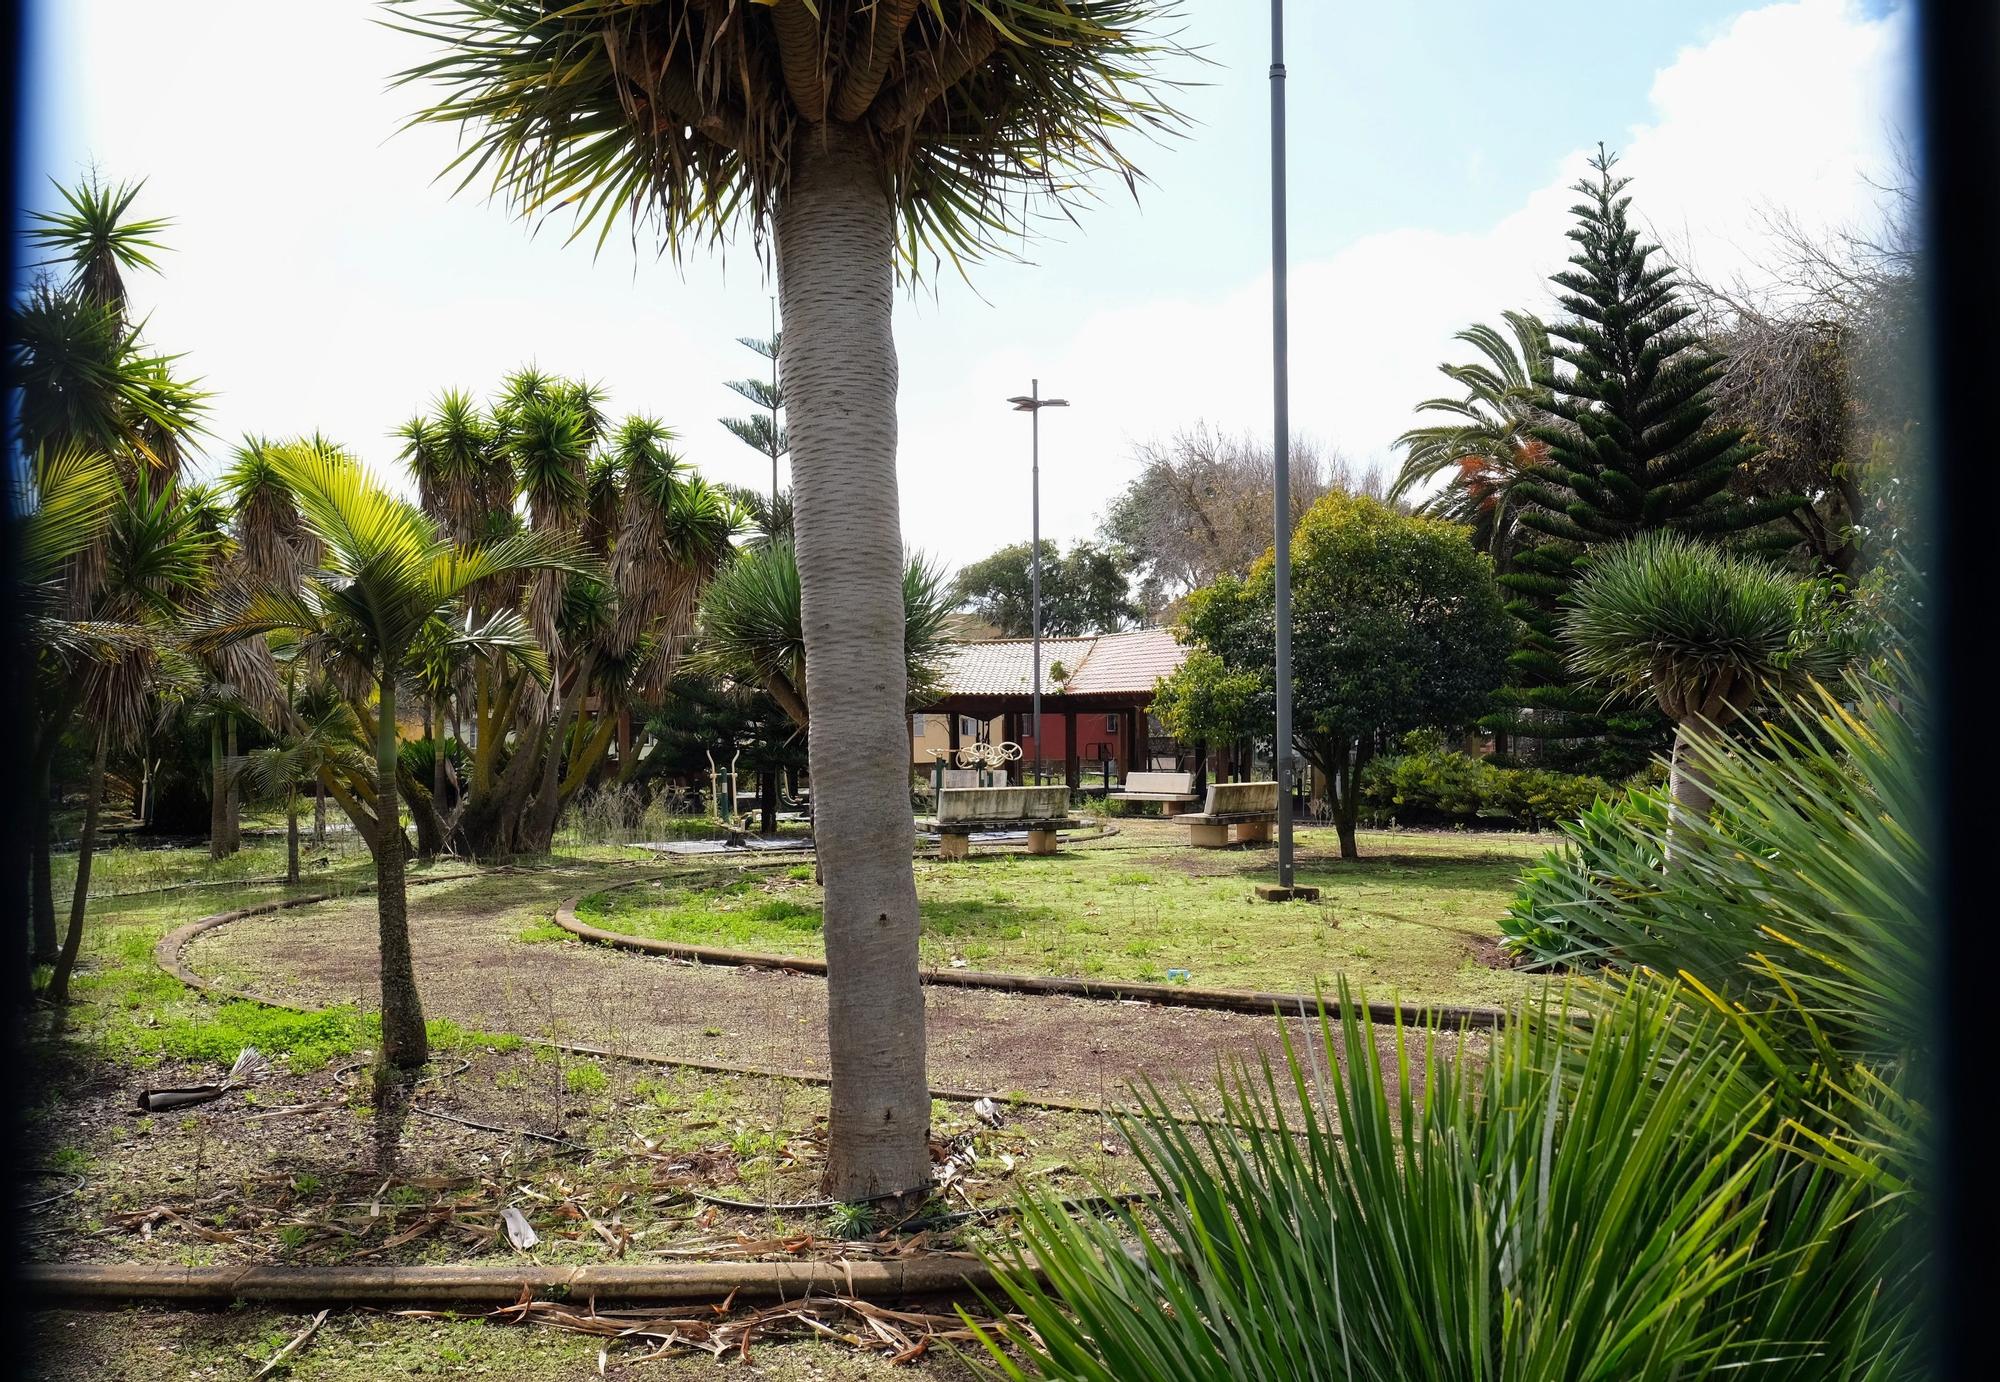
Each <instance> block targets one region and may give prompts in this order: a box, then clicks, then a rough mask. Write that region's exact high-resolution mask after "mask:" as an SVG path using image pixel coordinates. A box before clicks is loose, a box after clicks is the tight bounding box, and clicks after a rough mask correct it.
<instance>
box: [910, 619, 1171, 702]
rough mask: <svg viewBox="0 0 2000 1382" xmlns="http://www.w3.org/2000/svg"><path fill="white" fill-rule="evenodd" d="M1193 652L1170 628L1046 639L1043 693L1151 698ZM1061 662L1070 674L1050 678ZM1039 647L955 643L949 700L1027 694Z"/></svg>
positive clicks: (947, 678)
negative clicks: (1062, 678)
mask: <svg viewBox="0 0 2000 1382" xmlns="http://www.w3.org/2000/svg"><path fill="white" fill-rule="evenodd" d="M1186 656H1187V650H1186V649H1185V648H1183V647H1181V646H1180V644H1178V643H1176V642H1175V641H1174V636H1173V634H1172V633H1171V632H1170V631H1169V630H1167V629H1137V630H1135V631H1133V632H1131V633H1106V634H1098V635H1097V636H1095V637H1093V638H1044V639H1043V640H1042V694H1043V695H1044V696H1054V695H1058V694H1062V693H1068V694H1069V695H1073V696H1107V695H1112V696H1115V695H1141V696H1143V695H1149V694H1150V693H1151V692H1152V689H1153V684H1154V683H1155V682H1157V681H1158V680H1159V679H1160V678H1161V677H1164V676H1167V675H1169V674H1171V673H1172V672H1173V670H1174V669H1175V668H1176V667H1179V666H1180V665H1181V659H1182V658H1184V657H1186ZM1058 663H1060V664H1061V665H1062V667H1063V668H1064V670H1066V671H1067V672H1068V673H1069V676H1068V679H1067V680H1066V681H1062V682H1057V681H1056V680H1055V679H1053V678H1052V677H1051V676H1050V675H1049V671H1050V669H1051V668H1053V667H1054V666H1056V665H1057V664H1058ZM1033 667H1034V644H1033V642H1032V641H1031V640H1029V639H1026V638H994V639H988V640H984V641H981V642H977V643H956V644H953V645H952V649H951V653H950V657H949V659H948V661H947V662H946V664H945V671H944V677H943V682H944V688H945V694H946V695H947V696H1009V695H1013V696H1025V695H1028V694H1029V692H1030V690H1031V687H1032V680H1033V676H1034V672H1033Z"/></svg>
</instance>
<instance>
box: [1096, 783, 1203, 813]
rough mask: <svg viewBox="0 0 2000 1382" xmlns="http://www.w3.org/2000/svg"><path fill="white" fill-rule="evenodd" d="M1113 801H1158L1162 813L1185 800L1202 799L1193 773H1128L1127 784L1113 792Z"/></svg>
mask: <svg viewBox="0 0 2000 1382" xmlns="http://www.w3.org/2000/svg"><path fill="white" fill-rule="evenodd" d="M1111 800H1113V801H1157V802H1159V803H1160V811H1161V814H1163V815H1164V814H1167V811H1168V808H1169V807H1172V806H1178V805H1180V804H1182V803H1185V802H1190V801H1200V800H1201V798H1200V797H1199V796H1197V795H1196V794H1195V790H1194V774H1193V773H1127V774H1125V784H1124V786H1122V787H1121V788H1119V789H1118V790H1117V791H1115V792H1113V793H1112V794H1111Z"/></svg>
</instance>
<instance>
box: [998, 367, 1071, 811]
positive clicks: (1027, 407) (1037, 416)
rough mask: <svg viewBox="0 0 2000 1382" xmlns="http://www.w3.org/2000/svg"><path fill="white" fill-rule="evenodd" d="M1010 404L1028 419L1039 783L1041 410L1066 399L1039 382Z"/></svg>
mask: <svg viewBox="0 0 2000 1382" xmlns="http://www.w3.org/2000/svg"><path fill="white" fill-rule="evenodd" d="M1007 401H1008V402H1009V403H1011V404H1013V405H1014V411H1015V412H1017V413H1026V414H1027V415H1028V417H1029V419H1030V426H1029V434H1030V436H1031V438H1032V440H1031V441H1030V443H1029V445H1030V448H1031V449H1030V452H1029V455H1030V457H1031V462H1030V464H1031V470H1030V476H1031V478H1030V481H1029V494H1030V500H1029V507H1030V517H1029V542H1028V569H1029V572H1030V575H1029V577H1028V583H1029V592H1028V601H1029V606H1030V608H1029V610H1028V629H1029V632H1030V634H1031V635H1032V636H1033V643H1034V660H1035V669H1034V678H1035V680H1034V692H1033V695H1034V700H1033V703H1032V709H1031V710H1030V712H1029V717H1028V722H1029V724H1030V726H1031V727H1032V728H1031V729H1030V730H1029V733H1031V734H1033V735H1034V736H1035V783H1036V785H1037V786H1039V785H1041V781H1042V409H1044V408H1067V407H1069V400H1068V399H1067V398H1043V397H1042V381H1041V380H1039V379H1036V380H1032V381H1030V383H1029V386H1028V392H1026V393H1025V394H1015V395H1014V396H1013V397H1012V398H1010V399H1008V400H1007Z"/></svg>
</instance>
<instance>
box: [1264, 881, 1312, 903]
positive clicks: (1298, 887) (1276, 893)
mask: <svg viewBox="0 0 2000 1382" xmlns="http://www.w3.org/2000/svg"><path fill="white" fill-rule="evenodd" d="M1250 891H1252V892H1253V893H1255V894H1257V899H1258V901H1260V902H1317V901H1319V889H1318V888H1314V887H1309V886H1308V885H1306V884H1304V883H1298V884H1294V885H1293V886H1291V887H1289V888H1288V887H1286V886H1284V885H1283V884H1282V883H1259V884H1258V885H1257V886H1256V887H1254V888H1252V889H1251V890H1250Z"/></svg>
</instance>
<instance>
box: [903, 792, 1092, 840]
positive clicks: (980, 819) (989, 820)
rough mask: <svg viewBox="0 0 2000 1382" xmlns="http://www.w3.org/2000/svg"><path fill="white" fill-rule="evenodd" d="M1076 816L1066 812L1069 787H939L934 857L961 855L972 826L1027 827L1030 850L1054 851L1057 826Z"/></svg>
mask: <svg viewBox="0 0 2000 1382" xmlns="http://www.w3.org/2000/svg"><path fill="white" fill-rule="evenodd" d="M1076 823H1077V822H1075V821H1072V820H1071V819H1070V818H1069V788H1068V787H1065V786H1063V785H1062V784H1061V783H1057V784H1056V785H1055V786H1053V787H946V788H944V789H943V790H942V791H940V792H939V793H938V801H937V820H936V822H935V826H936V829H937V833H938V858H940V859H963V858H965V857H966V856H967V855H968V854H970V853H971V852H972V836H973V834H974V832H976V831H988V830H1009V831H1011V830H1025V831H1027V832H1028V853H1030V854H1054V853H1055V852H1056V832H1057V831H1058V830H1062V829H1064V828H1066V827H1069V826H1072V825H1075V824H1076Z"/></svg>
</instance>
